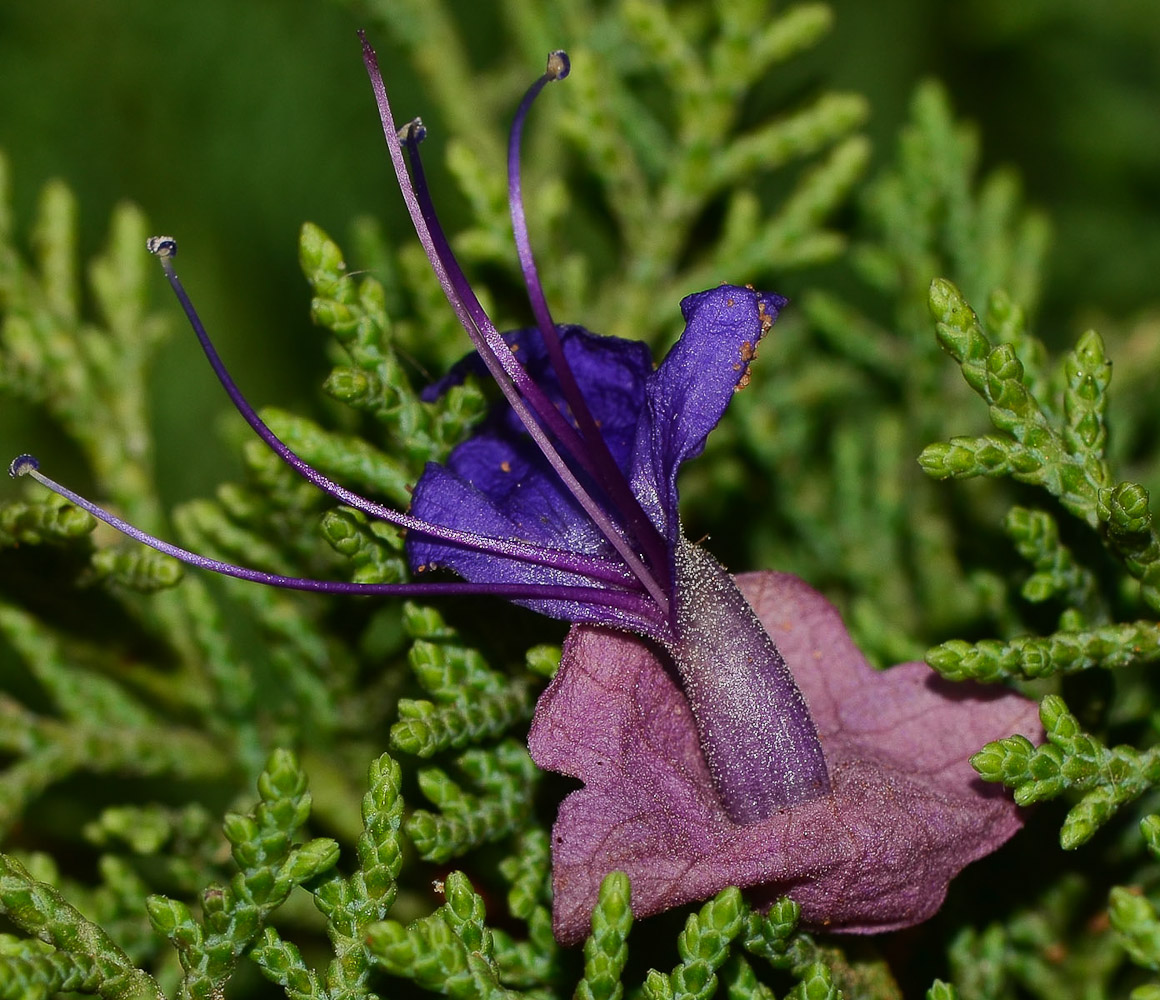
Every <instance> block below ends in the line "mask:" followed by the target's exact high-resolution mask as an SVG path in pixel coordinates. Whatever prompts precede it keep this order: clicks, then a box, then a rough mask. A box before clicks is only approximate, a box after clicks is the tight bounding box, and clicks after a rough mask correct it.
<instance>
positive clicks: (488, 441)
mask: <svg viewBox="0 0 1160 1000" xmlns="http://www.w3.org/2000/svg"><path fill="white" fill-rule="evenodd" d="M559 331H560V341H561V344H562V346H563V349H564V356H565V357H566V358H567V359H568V363H569V365H570V366H571V368H572V371H573V373H574V374H575V376H576V381H577V383H578V384H579V385H580V387H581V389H582V391H583V392H584V398H585V400H586V401H587V402H588V406H589V409H590V410H591V412H592V416H593V418H594V419H595V420H596V422H597V423H598V424H599V426H600V429H601V432H602V434H603V435H604V439H605V441H606V442H607V443H608V447H609V449H610V451H611V452H612V456H613V459H614V460H615V461H616V463H617V464H618V465H619V466H620V469H621V471H622V472H624V474H625V475H626V477H627V476H628V475H629V457H630V455H631V453H632V447H633V443H634V441H635V438H636V427H637V423H638V421H639V416H640V408H641V405H642V404H643V401H644V395H645V393H644V387H645V383H646V381H647V379H648V378H649V377H650V376H651V374H652V361H651V358H650V356H649V352H648V348H647V347H646V346H645V345H644V344H641V343H639V342H637V341H629V340H621V339H619V338H616V337H600V336H597V335H596V334H592V333H589V332H588V331H587V330H585V329H583V328H582V327H578V326H561V327H559ZM504 339H505V340H507V341H508V343H509V344H511V345H512V347H513V349H514V350H515V351H516V356H517V357H518V358H519V359H520V361H521V362H522V363H523V365H524V367H525V368H526V369H527V371H528V374H529V375H530V376H531V377H532V378H533V380H534V381H535V382H536V383H537V385H539V387H540V388H541V389H542V390H543V391H544V392H545V393H546V394H547V395H548V397H549V399H551V400H552V401H553V402H554V403H555V404H556V405H557V406H558V407H559V408H560V410H561V412H562V413H565V415H567V412H568V410H567V407H566V405H565V404H564V402H563V399H562V393H561V391H560V384H559V381H558V380H557V378H556V375H555V372H554V371H553V370H552V367H551V365H550V363H549V361H548V357H547V352H546V350H545V349H544V345H543V339H542V337H541V336H540V334H539V331H537V330H535V329H531V330H517V331H515V332H514V333H510V334H505V335H504ZM482 369H483V364H482V362H481V361H480V360H479V356H478V355H475V354H473V355H470V356H468V357H467V358H465V359H464V360H463V361H461V362H460V363H459V364H457V365H456V366H455V367H454V368H453V369H452V370H451V372H450V374H448V375H447V376H446V377H445V378H444V379H442V380H441V381H440V382H438V383H436V385H435V386H433V387H431V390H428V394H430V395H436V394H438V393H439V392H443V391H446V389H447V388H449V387H450V386H451V385H455V384H457V383H459V382H462V381H463V379H464V377H465V376H466V375H467V374H468V373H473V372H474V373H480V372H481V371H482ZM432 390H433V392H432ZM448 470H449V471H450V473H452V474H453V475H452V477H451V478H448V477H447V476H446V475H441V476H439V477H438V479H437V481H436V480H435V479H433V478H431V476H432V472H431V469H428V471H427V472H425V473H424V474H423V478H422V479H420V481H419V484H418V485H417V486H416V488H415V494H414V498H413V500H412V506H411V509H412V513H414V514H415V516H417V517H421V518H423V519H424V520H427V521H433V522H435V523H438V524H445V525H450V526H452V527H459V528H467V529H470V530H474V531H482V530H483V529H480V528H477V527H475V526H474V524H473V523H471V515H472V506H471V505H470V504H468V505H466V506H464V507H462V509H459V508H458V505H457V504H450V503H447V502H445V501H444V500H443V499H442V498H440V497H438V496H437V495H436V494H437V492H438V491H439V490H449V489H451V485H450V484H451V483H452V482H453V481H454V480H458V481H459V482H460V484H462V485H463V486H469V487H471V488H472V490H474V491H476V493H477V494H478V495H481V496H483V497H486V498H487V499H488V500H489V501H490V502H491V503H492V504H493V505H494V507H495V508H496V509H497V510H499V511H502V512H503V515H504V517H506V518H507V519H508V520H509V521H510V523H511V525H512V526H513V531H511V532H509V534H511V535H512V536H513V537H518V538H521V539H523V540H524V541H529V542H537V543H540V544H544V545H551V546H553V547H555V548H562V549H566V550H568V551H572V552H583V553H588V554H600V555H608V556H610V557H611V556H612V547H611V546H610V545H609V544H608V541H607V540H606V539H605V538H604V536H603V535H602V534H600V532H599V531H597V530H596V528H595V527H593V525H592V522H591V521H590V520H589V519H588V516H587V515H586V514H585V513H584V512H583V510H582V509H581V508H580V505H579V504H578V503H577V502H576V500H575V498H574V497H573V496H572V494H571V493H569V492H568V490H567V489H565V487H564V485H563V484H562V483H561V482H560V479H559V477H558V476H557V475H556V473H555V472H554V471H553V470H552V469H551V467H550V466H549V465H548V463H547V462H546V461H545V460H544V457H543V455H541V454H540V451H539V449H538V448H537V447H536V446H535V445H534V444H533V443H532V440H531V438H530V437H528V435H527V433H526V432H525V431H524V428H523V426H522V425H521V424H520V422H519V420H518V418H517V417H516V416H515V414H514V413H513V411H512V409H511V408H510V407H509V406H507V405H500V406H497V407H496V408H495V409H494V410H493V411H492V413H491V414H490V415H489V416H488V418H487V419H486V420H485V421H484V423H483V426H482V427H481V428H480V429H479V430H478V431H477V432H476V433H475V435H473V436H472V437H471V438H469V439H468V440H467V441H464V442H463V443H462V444H461V445H459V446H458V447H457V448H456V449H455V450H454V451H453V452H452V453H451V457H450V458H449V459H448V462H447V469H446V470H443V471H444V472H447V471H448ZM583 478H584V477H583V476H581V479H583ZM586 485H587V484H586ZM433 491H434V492H433ZM448 516H455V517H456V518H457V520H455V521H454V522H452V521H448V520H446V518H447V517H448ZM445 548H446V547H445V546H442V545H439V544H437V543H430V542H425V541H424V542H416V544H415V545H414V547H413V549H412V560H413V561H414V560H415V559H418V560H419V561H420V562H431V563H437V564H440V565H445V566H448V567H450V568H452V569H455V570H456V572H460V570H459V567H458V566H457V565H456V563H457V562H458V561H459V560H458V559H457V558H456V553H457V552H458V550H456V552H455V553H453V552H451V551H447V552H444V549H445Z"/></svg>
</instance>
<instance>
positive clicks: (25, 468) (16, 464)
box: [8, 455, 40, 479]
mask: <svg viewBox="0 0 1160 1000" xmlns="http://www.w3.org/2000/svg"><path fill="white" fill-rule="evenodd" d="M39 468H40V463H39V462H38V461H37V460H36V459H35V458H33V457H32V456H31V455H17V456H16V457H15V458H14V459H12V463H11V464H10V465H9V466H8V475H10V476H11V477H12V478H13V479H15V478H16V477H17V476H27V475H28V474H29V473H30V472H35V471H36V470H37V469H39Z"/></svg>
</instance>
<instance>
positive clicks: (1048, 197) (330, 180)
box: [0, 0, 1160, 503]
mask: <svg viewBox="0 0 1160 1000" xmlns="http://www.w3.org/2000/svg"><path fill="white" fill-rule="evenodd" d="M561 2H566V0H561ZM833 6H834V9H835V12H836V15H837V19H836V25H835V30H834V32H833V33H832V34H831V36H830V37H829V38H828V39H827V40H826V41H825V42H824V43H823V44H822V45H821V46H819V47H818V48H817V49H816V50H815V51H814V52H812V53H809V54H808V55H806V56H805V57H802V58H800V59H798V60H797V61H796V62H795V63H794V64H793V67H792V71H791V74H790V75H789V76H787V77H786V79H785V80H781V81H774V82H773V85H774V86H778V87H780V88H782V90H783V91H784V92H786V93H788V94H791V95H792V94H793V93H794V92H795V90H796V91H797V92H800V93H806V92H809V91H810V90H812V89H817V88H818V87H821V86H831V87H836V88H841V89H847V90H855V91H860V92H862V93H863V94H865V95H866V96H867V97H868V98H869V99H870V102H871V107H872V108H873V118H872V120H871V122H870V124H869V127H868V132H869V134H870V135H871V137H872V139H873V140H874V143H875V150H876V156H877V158H878V161H879V162H883V161H884V160H885V159H886V158H887V157H889V155H890V154H891V152H892V149H893V145H894V141H895V140H894V136H895V134H896V131H897V128H898V126H899V124H900V123H901V122H902V121H903V120H904V118H905V116H906V105H907V101H908V99H909V96H910V94H911V92H912V90H913V88H914V85H915V84H916V82H917V81H918V80H920V79H922V78H923V77H924V76H928V75H935V76H938V77H940V78H942V79H943V80H944V81H945V82H946V83H947V85H948V87H949V89H950V92H951V94H952V98H953V100H954V102H955V106H956V109H957V110H958V112H959V114H960V115H964V116H966V117H968V118H971V119H973V120H975V121H976V122H977V123H978V126H979V128H980V131H981V134H982V140H983V158H984V164H985V165H987V166H989V165H994V164H998V163H1009V164H1012V165H1014V166H1015V167H1016V168H1017V169H1018V170H1019V172H1020V173H1021V175H1022V176H1023V178H1024V182H1025V186H1026V189H1027V191H1028V194H1029V197H1030V200H1031V201H1032V202H1033V203H1035V204H1038V205H1039V206H1041V207H1044V208H1046V209H1047V210H1048V211H1049V213H1050V215H1051V216H1052V218H1053V220H1054V223H1055V233H1056V238H1055V244H1054V247H1055V248H1054V251H1053V254H1052V257H1051V270H1050V274H1049V279H1048V285H1047V290H1046V298H1045V300H1044V305H1043V308H1042V310H1041V319H1040V328H1041V330H1040V332H1041V333H1044V334H1045V335H1047V337H1048V339H1049V340H1052V341H1055V342H1056V343H1058V342H1060V341H1061V340H1062V339H1063V338H1065V337H1071V336H1073V335H1074V333H1075V331H1076V330H1077V329H1079V328H1080V327H1081V326H1082V325H1086V324H1088V323H1090V322H1094V321H1098V320H1099V319H1101V318H1103V319H1105V321H1106V322H1114V321H1115V320H1116V319H1125V320H1126V319H1127V318H1129V317H1131V316H1133V315H1135V314H1138V313H1140V312H1141V311H1143V310H1145V309H1146V308H1147V307H1148V305H1149V303H1155V302H1157V301H1160V295H1158V294H1157V291H1156V282H1157V277H1158V276H1160V4H1157V3H1155V2H1152V0H1111V2H1108V3H1105V4H1102V5H1099V6H1098V7H1097V6H1096V5H1092V4H1088V3H1082V2H1080V0H1022V2H1020V3H1018V4H1008V3H1003V2H1000V0H973V2H966V3H956V4H953V5H952V4H947V3H942V2H937V0H882V2H879V3H875V4H868V3H865V2H857V0H839V2H837V3H835V4H834V5H833ZM449 7H450V9H451V10H452V11H454V13H455V15H456V17H457V18H458V19H460V20H461V22H462V23H466V24H469V25H470V27H471V30H470V33H469V34H468V42H469V45H470V46H471V49H472V56H473V58H474V59H477V60H479V62H480V64H483V63H485V62H490V61H496V60H502V59H504V53H505V39H504V28H503V22H502V18H501V17H500V16H499V14H498V12H497V11H496V10H494V9H492V8H490V7H486V6H482V5H479V4H477V3H470V2H456V3H450V4H449ZM389 10H390V3H389V0H380V3H379V4H378V5H377V7H376V11H377V14H376V15H375V16H372V14H371V13H370V12H368V11H365V10H360V9H358V8H357V6H354V5H345V4H339V3H332V2H323V0H248V2H238V0H200V2H199V3H197V4H172V3H158V2H155V0H150V2H146V0H122V2H111V3H103V4H92V3H90V2H86V0H42V2H40V3H37V4H18V3H12V2H8V3H5V4H2V5H0V148H3V149H4V150H5V151H6V152H7V154H8V155H9V157H10V159H11V165H12V171H13V177H14V181H13V183H14V192H13V195H14V201H15V206H16V213H17V220H18V226H19V228H20V231H22V232H27V227H28V224H29V222H30V219H31V217H32V215H33V211H34V207H35V202H36V198H37V192H38V189H39V187H40V185H41V184H42V183H43V182H44V181H45V180H46V179H48V178H50V177H60V178H63V179H64V180H65V181H66V182H67V183H68V184H69V185H70V186H71V187H72V188H73V189H74V190H75V191H76V193H77V195H78V196H79V199H80V206H81V213H82V215H81V227H82V228H81V232H82V249H83V252H84V254H85V256H86V257H87V256H88V255H90V254H91V253H93V252H94V251H96V250H97V249H98V248H99V247H100V246H101V243H102V241H103V239H104V233H105V227H106V223H107V219H108V214H109V211H110V209H111V208H112V206H113V205H114V204H115V203H116V202H118V201H119V200H122V199H132V200H133V201H136V202H137V203H138V204H140V205H141V206H142V207H143V208H144V210H145V212H146V213H147V215H148V217H149V219H150V221H151V224H152V226H153V228H154V229H155V230H156V231H158V232H165V233H168V234H172V235H175V236H177V237H178V238H179V240H180V243H181V247H182V256H181V259H180V261H179V265H180V269H181V272H182V274H183V277H184V279H185V281H186V283H187V285H188V286H189V288H190V290H191V293H192V294H193V296H194V298H195V301H196V302H197V304H198V306H199V308H200V309H201V311H202V314H203V318H204V319H205V320H206V322H207V325H208V326H209V327H210V329H211V331H212V332H214V333H215V335H216V336H217V337H218V339H219V342H220V346H221V347H222V350H223V353H224V354H225V356H226V357H227V359H228V361H229V363H230V364H231V367H232V368H233V370H234V372H235V374H236V375H237V377H238V378H239V381H240V382H241V383H242V385H243V386H244V388H245V390H246V391H247V393H248V394H249V395H250V396H251V398H252V399H253V400H254V401H255V402H257V403H262V404H266V403H272V404H278V405H281V406H287V407H291V408H295V409H298V410H300V411H304V412H309V411H311V410H312V409H313V408H315V407H316V406H317V403H318V398H319V395H318V390H317V385H318V383H319V382H320V381H321V379H322V377H323V375H324V374H325V366H324V363H323V360H322V349H321V346H320V338H319V337H317V336H316V335H315V333H314V331H313V330H312V328H311V327H310V323H309V318H308V315H307V309H308V304H309V295H308V291H307V287H306V284H305V282H304V281H303V280H302V278H301V276H300V275H299V273H298V267H297V261H296V239H297V232H298V227H299V225H300V224H301V223H302V222H303V221H304V220H311V221H314V222H317V223H318V224H320V225H321V226H323V227H324V228H325V229H327V230H328V231H330V232H331V233H332V234H334V235H335V236H336V237H337V238H338V239H339V240H340V241H341V240H342V239H343V238H344V236H345V234H346V230H347V225H348V223H349V221H350V220H351V219H352V218H353V217H354V216H355V215H356V214H358V213H371V214H374V215H376V216H378V217H379V218H380V219H382V220H383V223H384V226H385V228H386V230H387V232H388V233H390V234H392V237H394V234H398V238H400V239H407V238H411V237H410V232H409V227H408V226H407V224H406V220H405V217H404V215H403V212H402V206H401V201H400V199H399V197H398V194H397V192H396V191H395V189H394V183H393V180H392V178H391V176H390V174H389V169H388V165H387V161H386V156H385V153H384V150H383V143H382V137H381V135H380V134H379V131H378V124H377V118H376V115H375V111H374V106H373V102H372V99H371V95H370V90H369V87H368V85H367V81H366V77H365V74H364V72H363V68H362V64H361V61H360V59H359V50H358V44H357V41H356V39H355V34H354V32H355V29H356V28H357V27H359V26H365V27H366V28H367V29H368V31H369V32H370V34H371V36H372V39H373V41H374V42H375V44H376V46H377V47H378V49H379V52H380V57H381V59H382V63H383V67H384V72H385V74H386V76H387V78H388V81H389V83H390V86H391V89H392V95H393V97H394V100H395V102H396V104H397V106H398V109H399V112H400V113H401V114H402V115H404V116H407V115H411V114H418V113H423V114H424V115H425V116H426V117H427V119H428V124H431V125H434V126H435V128H436V129H437V128H438V116H437V115H433V114H432V112H433V111H434V108H432V107H431V106H430V105H429V104H425V103H424V101H423V96H422V93H421V92H420V89H419V88H418V85H417V83H416V82H415V77H414V74H413V73H412V70H411V66H410V65H409V61H408V53H407V52H406V51H405V50H403V49H400V48H399V47H397V45H396V44H395V42H394V40H393V38H392V35H391V33H390V32H388V31H387V30H386V29H385V27H384V26H383V24H382V23H381V21H378V20H376V16H381V15H382V12H383V11H389ZM559 42H560V44H561V45H564V46H567V44H568V39H566V38H562V39H560V40H559ZM538 70H539V67H538V66H529V67H528V78H529V80H530V79H531V77H532V76H533V75H534V74H535V73H536V72H537V71H538ZM471 99H472V95H471V94H464V95H463V100H464V101H465V102H469V101H470V100H471ZM431 163H432V165H433V166H434V167H435V169H434V170H433V174H434V177H433V183H434V186H435V188H436V194H437V198H438V192H439V189H440V185H441V179H442V180H444V181H445V177H444V175H443V174H442V172H441V171H440V170H439V169H438V166H437V163H438V157H437V156H436V157H433V158H431ZM446 187H447V188H449V187H450V185H449V184H448V185H446ZM440 206H441V209H445V210H446V211H447V220H446V221H448V223H449V226H450V228H452V229H454V228H455V225H456V219H457V215H456V212H460V213H461V212H462V211H464V206H463V204H462V201H461V200H459V199H456V198H454V197H451V198H446V197H445V198H443V199H442V200H441V201H440ZM458 217H459V218H462V216H461V215H460V216H458ZM847 222H848V225H849V226H850V227H851V228H852V229H854V228H856V226H857V214H856V212H854V211H851V212H850V213H849V218H848V220H847ZM143 252H144V251H143ZM817 279H818V275H816V274H811V273H810V272H808V271H803V272H800V273H796V274H794V275H792V276H790V277H789V278H788V279H787V282H786V285H785V287H783V288H781V289H780V290H782V291H786V292H788V293H789V294H790V295H793V294H795V292H797V291H799V290H800V289H801V288H803V287H805V286H808V285H809V284H810V283H812V282H814V281H816V280H817ZM166 296H167V292H166V289H165V287H164V284H163V281H162V279H161V275H160V274H158V277H157V291H156V299H155V300H156V301H157V302H166ZM172 311H173V313H174V324H175V335H174V336H172V337H171V338H170V339H169V341H168V342H167V343H166V344H165V346H164V347H163V348H162V350H161V353H160V358H159V363H158V366H157V370H156V378H155V383H154V384H155V386H156V392H155V396H154V401H153V405H154V409H155V427H156V430H157V436H158V441H159V443H160V446H161V451H160V454H159V456H158V466H159V468H158V473H159V480H160V486H161V490H162V496H163V498H164V499H165V501H166V502H167V503H175V502H177V501H179V500H181V499H187V498H189V497H192V496H197V495H204V494H206V493H207V492H209V491H210V490H211V488H212V486H213V485H214V484H215V483H217V482H219V481H220V480H221V479H223V478H226V477H227V475H229V474H232V472H233V471H234V463H235V461H236V459H235V458H234V456H233V454H232V449H230V448H229V447H228V446H227V444H226V443H225V442H224V441H223V440H222V439H221V437H220V436H218V435H216V434H215V433H213V430H214V429H215V428H216V427H217V426H218V423H217V422H218V420H219V418H220V414H222V413H223V412H224V410H225V408H226V407H225V402H224V397H223V396H222V394H221V392H220V390H219V389H218V387H217V385H216V384H215V383H214V381H213V379H212V377H211V375H210V373H209V371H208V369H206V368H205V366H204V364H203V363H202V362H201V361H200V357H199V355H198V354H197V351H196V346H195V344H194V342H193V340H192V337H190V336H188V335H185V331H184V329H183V328H182V327H181V325H180V324H179V323H178V317H177V313H176V307H174V308H173V310H172ZM1108 317H1110V318H1111V319H1110V320H1109V319H1108ZM560 318H561V319H562V320H573V321H582V320H583V317H571V316H569V317H560ZM1113 357H1114V352H1113ZM0 407H2V408H3V409H0V437H2V438H3V440H4V441H5V442H6V443H7V451H8V453H11V454H15V453H17V452H19V451H23V450H36V449H49V450H51V449H54V448H55V447H57V446H58V445H60V444H61V443H60V442H58V441H56V440H55V439H54V438H52V437H51V430H50V428H48V427H47V426H46V421H45V420H44V419H43V418H42V417H40V415H38V414H36V413H35V412H30V411H27V410H20V409H19V408H17V407H16V406H15V404H13V403H12V402H11V401H10V400H8V399H5V400H2V401H0Z"/></svg>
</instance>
